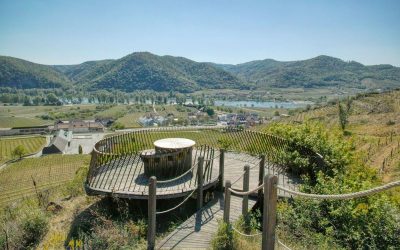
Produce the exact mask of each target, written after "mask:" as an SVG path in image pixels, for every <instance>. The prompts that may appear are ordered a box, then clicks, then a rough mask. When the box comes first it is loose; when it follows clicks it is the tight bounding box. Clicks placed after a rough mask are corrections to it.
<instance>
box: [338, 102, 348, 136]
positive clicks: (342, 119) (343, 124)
mask: <svg viewBox="0 0 400 250" xmlns="http://www.w3.org/2000/svg"><path fill="white" fill-rule="evenodd" d="M338 111H339V123H340V127H341V128H342V130H345V128H346V125H347V123H348V120H347V112H346V110H344V108H343V107H342V105H341V104H340V102H338Z"/></svg>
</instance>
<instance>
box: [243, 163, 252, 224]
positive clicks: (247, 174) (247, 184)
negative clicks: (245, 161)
mask: <svg viewBox="0 0 400 250" xmlns="http://www.w3.org/2000/svg"><path fill="white" fill-rule="evenodd" d="M249 188H250V166H249V165H245V166H244V176H243V191H244V192H247V191H249ZM248 211H249V195H243V200H242V215H243V217H246V215H247V213H248Z"/></svg>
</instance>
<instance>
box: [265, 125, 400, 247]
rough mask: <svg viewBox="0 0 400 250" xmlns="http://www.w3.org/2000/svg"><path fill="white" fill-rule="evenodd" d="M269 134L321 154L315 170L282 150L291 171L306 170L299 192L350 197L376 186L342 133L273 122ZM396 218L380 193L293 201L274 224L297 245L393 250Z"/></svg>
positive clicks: (399, 228) (397, 240)
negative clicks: (315, 240) (322, 164)
mask: <svg viewBox="0 0 400 250" xmlns="http://www.w3.org/2000/svg"><path fill="white" fill-rule="evenodd" d="M269 131H270V132H273V133H275V134H278V135H280V136H282V137H284V138H286V139H288V140H289V141H290V142H291V143H292V144H293V145H295V146H304V147H308V148H311V149H313V150H314V151H315V152H319V153H320V154H321V155H322V156H323V158H324V160H325V162H326V166H325V167H322V168H321V167H319V166H317V165H316V164H312V162H311V161H310V159H308V158H305V157H303V156H302V155H301V154H300V152H297V151H296V150H294V151H292V152H290V151H285V152H282V154H283V156H282V157H283V158H284V159H285V160H286V161H287V163H288V164H289V165H290V166H291V167H292V168H294V167H297V168H299V169H302V170H307V171H305V173H307V174H305V175H304V176H303V177H304V180H305V183H304V184H303V185H302V187H301V189H302V191H303V192H307V193H314V194H341V193H351V192H356V191H360V190H366V189H369V188H372V187H375V186H378V185H380V184H381V182H380V181H379V179H378V176H377V173H376V171H375V170H374V169H372V168H370V167H368V166H365V165H364V164H363V163H362V162H361V161H360V160H359V157H358V156H357V153H356V152H354V147H353V145H352V143H351V141H352V138H351V137H348V138H344V137H343V133H340V132H338V131H335V130H332V129H331V130H328V129H326V128H325V127H323V126H322V125H321V124H319V123H311V122H306V123H305V124H302V125H284V124H276V125H272V126H271V128H269ZM294 148H296V147H293V149H294ZM285 157H286V158H285ZM399 214H400V209H399V208H398V207H396V204H395V201H394V199H393V198H392V197H389V196H387V195H386V194H385V193H380V194H375V195H371V196H368V197H364V198H357V199H351V200H343V201H335V200H313V199H302V198H299V197H296V198H295V199H294V200H292V201H291V202H288V203H286V205H285V206H284V208H282V206H281V207H280V209H278V221H279V222H280V224H281V227H283V228H285V232H286V233H287V234H290V235H293V236H294V237H295V238H297V239H298V240H299V241H304V240H305V239H307V238H308V239H310V238H311V237H314V238H318V239H319V240H318V242H320V243H323V244H325V245H326V244H328V245H329V244H339V245H341V246H342V247H344V248H354V247H355V246H356V247H357V248H360V249H371V248H372V249H394V248H396V247H398V246H400V237H398V236H399V235H400V217H399ZM310 242H312V240H310Z"/></svg>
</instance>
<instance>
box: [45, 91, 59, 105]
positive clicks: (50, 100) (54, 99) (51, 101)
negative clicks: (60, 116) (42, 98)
mask: <svg viewBox="0 0 400 250" xmlns="http://www.w3.org/2000/svg"><path fill="white" fill-rule="evenodd" d="M47 103H48V104H51V105H55V104H57V103H58V98H57V96H56V95H55V94H53V93H50V94H48V95H47Z"/></svg>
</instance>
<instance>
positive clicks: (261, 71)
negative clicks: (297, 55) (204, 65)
mask: <svg viewBox="0 0 400 250" xmlns="http://www.w3.org/2000/svg"><path fill="white" fill-rule="evenodd" d="M217 66H218V67H220V68H221V69H224V70H226V71H228V72H230V73H232V74H234V75H236V76H237V77H239V78H240V79H242V80H243V81H246V82H254V83H256V84H257V86H258V87H259V88H264V87H277V88H286V87H305V88H316V87H332V86H340V87H349V88H359V89H366V88H372V89H374V88H393V87H398V86H400V68H398V67H394V66H391V65H375V66H365V65H362V64H361V63H358V62H354V61H350V62H345V61H343V60H341V59H338V58H334V57H329V56H318V57H315V58H311V59H308V60H303V61H289V62H280V61H275V60H272V59H266V60H260V61H251V62H247V63H243V64H238V65H226V64H225V65H217Z"/></svg>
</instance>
